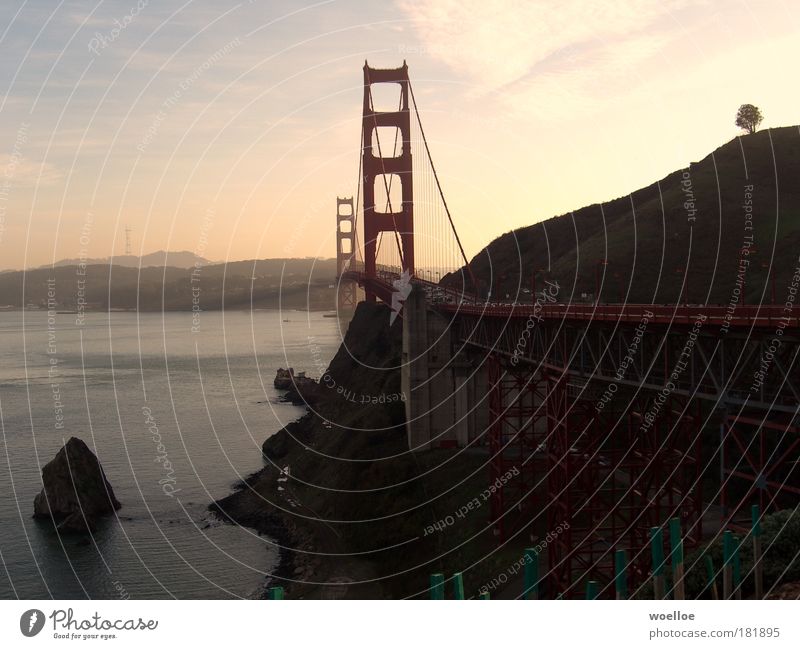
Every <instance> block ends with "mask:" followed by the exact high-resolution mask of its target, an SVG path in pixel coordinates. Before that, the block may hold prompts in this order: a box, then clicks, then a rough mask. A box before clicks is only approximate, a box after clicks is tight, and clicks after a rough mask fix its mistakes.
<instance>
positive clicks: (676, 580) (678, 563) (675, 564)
mask: <svg viewBox="0 0 800 649" xmlns="http://www.w3.org/2000/svg"><path fill="white" fill-rule="evenodd" d="M669 546H670V556H671V557H672V583H673V584H674V591H675V594H674V597H675V599H686V588H685V585H684V581H683V580H684V573H683V538H682V537H681V519H680V518H672V519H670V521H669Z"/></svg>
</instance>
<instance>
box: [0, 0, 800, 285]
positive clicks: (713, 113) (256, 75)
mask: <svg viewBox="0 0 800 649" xmlns="http://www.w3.org/2000/svg"><path fill="white" fill-rule="evenodd" d="M0 57H2V61H3V64H2V66H0V256H1V257H0V269H10V268H26V267H33V266H39V265H45V264H48V263H51V262H53V261H54V260H58V259H62V258H68V257H77V256H80V255H86V256H89V257H108V256H115V255H120V254H123V253H124V250H125V229H126V227H128V228H130V230H131V234H130V240H131V244H132V249H133V253H134V254H146V253H149V252H153V251H156V250H161V249H167V250H189V251H192V252H195V253H196V254H198V255H199V256H202V257H205V258H208V259H212V260H218V261H222V260H240V259H254V258H267V257H306V256H316V257H331V256H334V255H335V213H336V201H335V199H336V196H337V195H338V196H350V195H353V194H355V192H356V183H357V174H358V156H359V134H360V128H361V97H362V91H363V90H362V66H363V64H364V61H365V60H368V61H369V64H370V65H371V66H373V67H397V66H399V65H402V63H403V61H404V60H405V61H406V62H407V63H408V66H409V73H410V76H411V80H412V83H413V86H414V91H415V94H416V98H417V103H418V105H419V108H420V113H421V117H422V120H423V124H424V127H425V132H426V135H427V136H428V141H429V144H430V147H431V151H432V155H433V157H434V160H435V163H436V167H437V171H438V173H439V176H440V180H441V183H442V186H443V189H444V191H445V194H446V197H447V202H448V204H449V207H450V211H451V212H452V214H453V218H454V221H455V223H456V227H457V229H458V231H459V234H460V235H461V238H462V241H463V243H464V247H465V249H466V252H467V254H468V255H469V256H471V255H473V254H475V253H477V252H478V251H479V250H480V249H481V248H482V247H483V246H484V245H486V244H487V243H488V242H489V241H490V240H491V239H493V238H494V237H496V236H498V235H500V234H502V233H503V232H506V231H509V230H512V229H514V228H516V227H519V226H523V225H529V224H531V223H535V222H537V221H541V220H543V219H546V218H549V217H551V216H554V215H557V214H563V213H566V212H568V211H570V210H573V209H578V208H580V207H582V206H584V205H588V204H592V203H596V202H601V201H605V200H610V199H613V198H616V197H618V196H622V195H625V194H628V193H630V192H631V191H633V190H636V189H638V188H639V187H642V186H645V185H647V184H649V183H651V182H653V181H655V180H658V179H660V178H662V177H663V176H665V175H667V174H668V173H669V172H671V171H674V170H676V169H678V168H681V167H685V166H686V165H687V164H689V163H690V162H692V161H696V160H699V159H701V158H702V157H704V156H705V155H706V154H708V153H710V152H711V151H712V150H714V149H715V148H716V147H718V146H720V145H722V144H723V143H725V142H727V141H729V140H730V139H732V138H733V137H736V135H737V133H738V132H739V131H738V129H737V128H736V127H735V126H734V123H733V122H734V116H735V113H736V109H737V108H738V106H739V105H740V104H742V103H753V104H756V105H757V106H759V107H760V108H761V110H762V112H763V114H764V118H765V119H764V123H763V125H762V128H763V127H775V126H787V125H794V124H798V123H800V84H798V83H797V82H796V78H795V77H796V74H795V72H794V68H795V67H796V62H797V61H798V60H800V3H797V2H795V1H794V0H785V1H784V0H770V1H766V0H764V1H750V0H748V1H747V2H744V1H738V0H730V1H728V2H724V3H722V2H711V1H704V0H616V1H599V2H584V1H577V0H560V1H544V0H527V1H522V2H517V1H514V0H508V1H496V0H436V1H435V2H433V1H432V2H415V1H410V0H396V1H394V2H392V1H385V2H371V3H366V2H356V1H344V0H323V1H316V2H306V0H299V1H298V0H295V1H291V2H290V1H284V0H278V1H274V0H269V1H266V0H243V1H242V2H238V3H227V2H219V1H217V2H213V1H205V0H203V1H201V0H194V1H192V0H189V1H186V2H171V1H164V0H160V1H158V2H156V1H155V0H150V1H148V0H114V1H105V2H79V1H73V2H70V1H67V0H64V1H62V2H57V1H51V0H35V1H34V0H29V1H20V0H3V2H2V4H0ZM415 153H416V152H415Z"/></svg>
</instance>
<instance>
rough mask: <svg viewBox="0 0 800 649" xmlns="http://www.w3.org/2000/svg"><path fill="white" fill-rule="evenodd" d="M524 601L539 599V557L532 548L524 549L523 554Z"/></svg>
mask: <svg viewBox="0 0 800 649" xmlns="http://www.w3.org/2000/svg"><path fill="white" fill-rule="evenodd" d="M523 556H524V558H525V591H524V592H523V593H522V596H523V597H524V598H525V599H539V555H538V554H537V553H536V551H535V550H534V549H533V548H526V549H525V554H524V555H523Z"/></svg>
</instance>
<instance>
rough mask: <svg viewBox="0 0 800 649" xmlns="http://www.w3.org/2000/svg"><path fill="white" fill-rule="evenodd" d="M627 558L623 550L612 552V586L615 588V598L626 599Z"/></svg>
mask: <svg viewBox="0 0 800 649" xmlns="http://www.w3.org/2000/svg"><path fill="white" fill-rule="evenodd" d="M627 568H628V558H627V557H626V555H625V550H617V552H616V553H615V554H614V586H615V587H616V589H617V599H628V575H627V573H626V570H627Z"/></svg>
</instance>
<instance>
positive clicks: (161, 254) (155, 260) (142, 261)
mask: <svg viewBox="0 0 800 649" xmlns="http://www.w3.org/2000/svg"><path fill="white" fill-rule="evenodd" d="M79 263H81V260H80V259H62V260H60V261H57V262H56V263H55V264H52V265H53V266H77V265H78V264H79ZM84 263H85V264H86V265H96V264H113V265H114V266H123V267H125V268H148V267H150V266H161V267H162V268H163V267H164V266H169V267H171V268H193V267H194V266H195V265H196V264H198V263H199V264H200V265H201V266H205V265H207V264H210V263H212V262H211V261H209V260H208V259H205V258H204V257H198V256H196V255H195V254H194V253H193V252H190V251H188V250H177V251H168V250H158V251H156V252H151V253H150V254H148V255H142V256H141V257H137V256H136V255H119V256H116V257H103V258H97V257H93V258H90V259H86V260H84ZM50 267H51V264H46V265H43V266H39V268H50Z"/></svg>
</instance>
